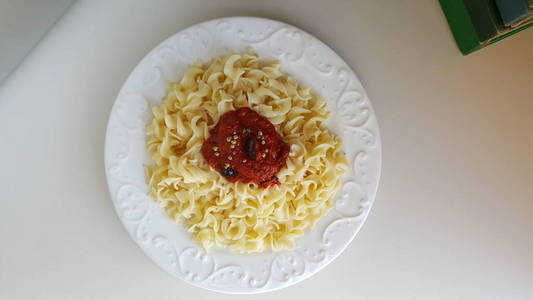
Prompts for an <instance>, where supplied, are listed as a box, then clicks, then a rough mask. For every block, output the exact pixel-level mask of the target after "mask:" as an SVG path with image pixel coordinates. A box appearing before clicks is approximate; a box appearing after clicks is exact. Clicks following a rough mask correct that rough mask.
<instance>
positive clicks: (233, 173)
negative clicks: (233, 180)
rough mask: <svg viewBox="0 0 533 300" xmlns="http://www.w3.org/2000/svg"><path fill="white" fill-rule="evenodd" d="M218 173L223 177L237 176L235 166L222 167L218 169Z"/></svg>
mask: <svg viewBox="0 0 533 300" xmlns="http://www.w3.org/2000/svg"><path fill="white" fill-rule="evenodd" d="M220 174H222V176H224V177H233V176H237V170H236V169H235V168H231V167H230V168H223V169H221V170H220Z"/></svg>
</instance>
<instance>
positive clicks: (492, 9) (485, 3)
mask: <svg viewBox="0 0 533 300" xmlns="http://www.w3.org/2000/svg"><path fill="white" fill-rule="evenodd" d="M464 4H465V7H466V9H467V11H468V15H469V16H470V19H471V20H472V24H473V25H474V29H475V30H476V33H477V37H478V39H479V40H480V41H486V40H488V39H490V38H491V37H493V36H495V35H496V34H497V33H498V30H499V28H502V27H503V23H502V20H501V17H500V15H499V14H498V8H497V7H496V5H495V3H494V0H465V1H464Z"/></svg>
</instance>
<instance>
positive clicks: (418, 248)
mask: <svg viewBox="0 0 533 300" xmlns="http://www.w3.org/2000/svg"><path fill="white" fill-rule="evenodd" d="M232 15H253V16H263V17H270V18H274V19H278V20H281V21H285V22H288V23H291V24H293V25H296V26H298V27H301V28H302V29H304V30H306V31H309V32H310V33H312V34H314V35H316V36H317V37H318V38H320V39H322V40H323V41H324V42H326V43H327V44H329V45H330V46H331V47H332V48H333V49H335V50H336V51H337V52H338V53H339V54H340V55H341V56H342V57H344V59H345V60H346V61H347V62H348V63H349V64H350V65H351V66H352V67H353V69H354V70H355V71H356V73H357V74H358V75H359V77H360V79H361V81H362V82H363V84H364V86H365V87H366V90H367V92H368V94H369V96H370V98H371V100H372V103H373V105H374V108H375V110H376V113H377V116H378V120H379V122H380V126H381V133H382V139H383V172H382V180H381V184H380V188H379V191H378V195H377V199H376V202H375V205H374V208H373V209H372V211H371V213H370V216H369V218H368V220H367V222H366V224H365V225H364V226H363V229H362V230H361V232H360V233H359V235H358V236H357V238H356V239H355V241H354V242H353V243H352V244H351V245H350V246H349V247H348V248H347V250H346V251H345V252H344V253H343V254H342V255H341V256H340V257H339V258H338V259H337V260H336V261H334V262H333V263H332V264H331V265H330V266H328V267H327V268H325V269H324V270H323V271H321V272H319V273H318V274H317V275H315V276H313V277H312V278H310V279H308V280H305V281H303V282H302V283H299V284H297V285H295V286H292V287H289V288H287V289H283V290H280V291H276V292H273V293H269V294H262V295H257V296H232V295H220V294H216V293H214V292H209V291H205V290H202V289H199V288H196V287H193V286H190V285H189V284H187V283H185V282H182V281H180V280H179V279H176V278H174V277H171V276H170V275H168V274H167V273H165V272H164V271H162V270H161V269H160V268H159V267H158V266H156V265H155V264H153V263H152V262H151V261H150V260H149V259H148V258H147V257H145V255H144V254H143V253H142V252H141V250H140V249H139V248H138V247H137V246H136V245H135V243H134V242H133V241H132V240H131V239H130V238H129V236H128V235H127V233H126V231H125V230H124V229H123V227H122V225H121V224H120V222H119V220H118V217H117V216H116V214H115V211H114V209H113V206H112V203H111V201H110V198H109V195H108V191H107V187H106V181H105V178H104V167H103V143H104V133H105V127H106V121H107V118H108V115H109V112H110V109H111V105H112V104H113V101H114V100H115V97H116V95H117V93H118V91H119V88H120V86H121V85H122V83H123V81H124V80H125V78H126V76H127V75H128V74H129V72H130V71H131V70H132V68H133V67H134V66H135V65H136V64H137V62H138V61H139V59H140V58H142V57H143V56H144V55H145V54H146V53H147V52H148V51H149V50H150V49H151V48H152V47H154V46H155V45H156V44H157V43H159V42H160V41H162V40H163V39H165V38H166V37H168V36H170V35H171V34H173V33H175V32H177V31H179V30H181V29H183V28H185V27H187V26H190V25H192V24H195V23H198V22H201V21H204V20H208V19H211V18H216V17H222V16H232ZM532 49H533V29H529V30H526V31H524V32H522V33H520V34H518V35H516V36H514V37H512V38H509V39H507V40H505V41H503V42H502V43H499V44H496V45H494V46H491V47H489V48H486V49H484V50H482V51H480V52H477V53H474V54H472V55H470V56H466V57H463V56H462V55H461V54H460V53H459V51H458V50H457V48H456V45H455V43H454V41H453V39H452V37H451V34H450V31H449V28H448V26H447V24H446V21H445V19H444V16H443V14H442V11H441V9H440V6H439V4H438V2H437V1H436V0H430V1H428V0H413V1H392V0H389V1H385V0H373V1H365V0H360V1H355V0H354V1H333V0H329V1H319V0H315V1H307V2H304V1H290V0H275V1H274V0H269V1H245V0H242V1H240V0H226V1H178V0H161V1H140V0H139V1H83V0H82V1H79V2H78V3H77V4H75V6H74V7H73V8H72V9H71V10H70V12H68V13H67V14H66V15H65V16H64V17H63V18H62V19H61V20H60V22H59V23H58V24H57V26H56V27H55V28H54V29H53V30H52V31H51V32H50V33H49V34H48V36H47V37H46V38H45V39H44V40H43V41H42V42H41V43H40V44H39V45H38V46H37V48H36V49H35V50H34V51H33V52H32V53H31V54H30V56H29V57H28V58H27V59H26V60H25V61H24V62H23V64H22V65H21V66H20V67H19V68H18V69H17V70H16V71H15V72H14V73H13V74H12V76H11V77H10V78H8V80H7V81H6V82H5V84H4V85H3V86H2V87H0V141H1V143H0V166H1V168H0V182H1V185H0V187H1V188H0V299H2V300H3V299H9V300H15V299H100V300H101V299H128V300H134V299H158V300H164V299H215V298H216V299H243V298H252V297H254V298H255V299H270V297H276V298H277V299H323V298H324V297H329V298H331V299H484V300H485V299H533V50H532ZM326 295H329V296H326Z"/></svg>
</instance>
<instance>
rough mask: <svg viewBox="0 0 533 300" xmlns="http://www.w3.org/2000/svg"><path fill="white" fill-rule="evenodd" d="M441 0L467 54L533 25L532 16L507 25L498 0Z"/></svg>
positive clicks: (454, 31)
mask: <svg viewBox="0 0 533 300" xmlns="http://www.w3.org/2000/svg"><path fill="white" fill-rule="evenodd" d="M439 1H440V4H441V7H442V10H443V11H444V14H445V16H446V19H447V20H448V23H449V25H450V29H451V31H452V34H453V36H454V38H455V41H456V43H457V46H458V47H459V49H460V50H461V52H462V53H463V54H464V55H467V54H469V53H472V52H474V51H476V50H479V49H481V48H483V47H486V46H488V45H490V44H493V43H496V42H498V41H501V40H503V39H505V38H506V37H509V36H511V35H513V34H515V33H517V32H520V31H522V30H524V29H526V28H529V27H531V26H533V18H532V17H530V18H525V19H524V21H522V22H521V23H519V24H516V25H513V27H510V26H506V24H504V22H503V21H502V14H501V11H500V10H499V9H498V6H497V5H496V2H495V1H494V0H439ZM524 1H526V0H524Z"/></svg>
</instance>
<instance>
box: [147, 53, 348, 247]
mask: <svg viewBox="0 0 533 300" xmlns="http://www.w3.org/2000/svg"><path fill="white" fill-rule="evenodd" d="M241 107H250V108H251V109H253V110H255V111H256V112H258V113H259V114H261V115H262V116H264V117H266V118H267V119H268V120H269V121H270V122H271V123H272V124H274V126H275V127H276V130H277V131H278V133H280V135H281V136H282V138H283V141H284V142H285V143H287V144H288V145H290V154H289V158H288V159H287V164H286V166H285V167H284V168H282V169H281V171H280V172H279V173H278V174H277V177H278V179H279V181H280V182H281V184H279V185H274V186H270V187H268V188H261V187H259V186H258V185H257V184H255V183H242V182H235V183H230V182H228V181H227V180H226V179H225V178H224V177H222V175H220V174H219V173H218V172H217V171H215V170H213V169H211V167H210V166H209V165H208V163H207V161H206V160H205V159H204V157H203V156H202V153H201V151H200V149H201V147H202V143H203V142H204V141H205V140H206V139H207V138H208V137H209V130H210V129H211V128H213V127H214V126H215V125H216V123H217V122H218V120H219V117H220V116H221V115H222V114H224V113H225V112H228V111H232V110H235V109H238V108H241ZM152 111H153V117H154V118H153V120H152V122H151V123H150V124H149V125H148V128H147V134H148V152H149V153H150V155H151V157H152V159H153V164H152V165H149V166H147V167H146V173H147V178H148V182H149V187H150V196H151V197H152V198H153V199H155V201H157V202H158V203H159V205H160V206H161V207H162V208H164V209H165V210H166V212H167V213H168V215H169V216H170V217H171V218H172V219H173V220H174V221H176V222H177V223H184V224H185V225H186V226H187V229H188V231H189V232H190V233H191V234H192V236H193V239H194V240H196V241H198V242H200V243H201V244H202V245H203V246H204V247H205V248H206V249H209V248H210V247H211V246H213V245H217V246H221V247H229V248H231V249H233V250H235V251H237V252H246V253H249V252H262V251H264V250H265V249H268V248H270V249H272V250H274V251H279V250H283V249H291V248H293V247H294V242H295V239H296V238H297V237H300V236H302V235H303V234H304V232H305V231H306V230H307V229H309V228H311V227H313V226H314V225H315V224H316V222H317V220H318V219H319V218H320V217H321V216H323V215H324V214H325V213H326V212H327V211H328V210H329V209H330V208H331V206H332V202H333V198H334V196H335V194H336V192H337V190H338V189H339V187H340V186H341V180H342V175H343V174H344V172H345V171H346V170H347V167H348V165H347V161H346V158H345V155H344V153H343V151H342V147H341V141H340V139H339V138H338V137H337V136H335V135H333V134H332V133H330V132H329V131H328V130H327V129H326V127H325V124H324V122H325V121H326V120H327V118H328V115H329V113H328V111H327V106H326V103H325V102H324V101H323V100H322V99H320V98H319V97H318V96H317V95H316V94H314V93H311V90H310V88H308V87H299V86H298V82H297V81H296V80H295V79H294V78H292V77H290V76H289V77H287V76H286V75H284V74H283V73H282V72H281V70H280V65H279V63H272V62H267V61H264V60H263V59H261V58H259V57H258V56H257V55H255V54H254V53H251V52H246V53H243V54H241V55H239V54H231V55H227V56H224V57H219V58H217V59H214V60H213V61H212V62H211V63H210V64H207V65H203V64H202V63H200V62H195V63H194V64H192V65H191V66H190V67H189V68H188V69H187V70H186V71H185V73H184V75H183V78H182V79H181V81H179V82H178V83H171V84H170V85H169V87H168V91H167V95H166V97H165V98H164V99H163V101H162V104H161V106H157V107H154V108H153V109H152Z"/></svg>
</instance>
